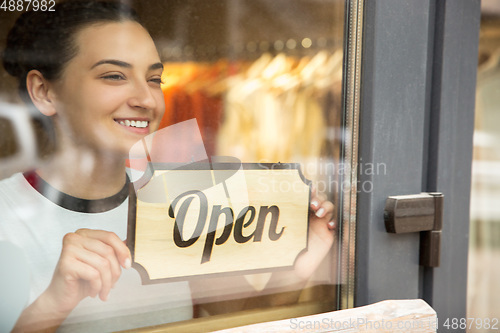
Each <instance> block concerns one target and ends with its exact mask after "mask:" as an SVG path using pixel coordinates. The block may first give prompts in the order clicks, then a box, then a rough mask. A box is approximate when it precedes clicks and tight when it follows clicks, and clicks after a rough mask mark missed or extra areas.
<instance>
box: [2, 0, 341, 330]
mask: <svg viewBox="0 0 500 333" xmlns="http://www.w3.org/2000/svg"><path fill="white" fill-rule="evenodd" d="M3 63H4V67H5V68H6V70H7V71H8V72H9V73H10V74H12V75H13V76H15V77H17V78H18V79H19V91H20V93H21V96H23V98H24V99H25V100H27V101H28V103H30V104H32V105H33V106H34V107H36V109H37V110H38V111H39V112H41V113H42V114H43V115H45V116H47V117H51V118H52V120H53V122H54V124H55V127H56V129H57V139H58V151H57V153H56V154H55V155H54V156H53V157H52V158H51V159H50V160H49V161H48V162H47V163H46V164H44V165H43V166H41V167H40V168H39V169H37V170H35V171H34V172H31V173H27V174H16V175H14V176H13V177H11V178H10V179H7V180H5V181H2V182H1V183H0V211H2V220H1V221H0V239H5V240H9V241H11V242H12V243H14V244H17V245H19V246H20V247H21V248H23V249H24V250H25V253H26V255H27V257H28V260H29V262H30V268H31V271H32V289H31V298H30V305H29V306H28V307H27V308H26V309H25V310H24V311H23V313H22V315H21V317H20V318H19V320H18V322H17V324H16V330H19V331H29V330H41V329H46V328H52V329H55V328H58V327H59V328H60V330H64V329H68V330H71V331H74V330H75V329H77V328H83V329H85V330H88V331H92V330H96V329H97V330H99V331H108V330H120V329H127V328H133V327H139V326H145V325H154V324H159V323H164V322H168V321H175V320H183V319H188V318H191V317H192V303H191V295H190V289H189V287H188V284H187V283H182V282H181V283H168V284H158V285H149V286H142V285H141V283H140V279H139V276H138V274H137V273H136V272H135V271H134V270H124V271H122V268H125V269H127V268H130V264H131V256H130V252H129V250H128V248H127V246H126V245H125V243H124V239H125V237H126V227H127V226H126V221H127V191H128V190H127V188H128V185H127V177H126V172H125V161H126V158H127V156H128V152H129V149H130V148H131V147H132V145H133V144H134V143H135V142H137V141H138V140H140V139H141V138H143V137H145V136H146V135H148V134H151V133H153V132H154V130H155V129H156V128H157V127H158V124H159V122H160V120H161V117H162V115H163V112H164V101H163V94H162V91H161V88H160V84H161V74H162V68H163V66H162V64H161V62H160V58H159V56H158V53H157V51H156V48H155V45H154V43H153V41H152V39H151V37H150V36H149V34H148V32H147V31H146V30H145V29H144V27H143V26H142V25H141V24H140V23H139V20H138V18H137V16H136V15H135V14H134V13H133V12H132V11H131V10H130V9H128V8H127V7H124V6H123V5H120V4H118V3H114V2H94V1H82V2H66V3H61V4H58V5H57V6H56V7H55V10H54V11H53V12H33V13H25V14H23V15H22V16H21V17H20V18H19V20H18V21H17V22H16V24H15V26H14V27H13V29H12V30H11V32H10V33H9V36H8V41H7V47H6V49H5V52H4V56H3ZM312 202H313V204H312V207H311V208H312V210H313V211H314V212H316V215H317V217H315V218H313V220H312V221H311V230H310V237H318V239H320V240H321V242H317V241H313V242H311V239H310V244H315V245H314V246H311V248H310V250H309V252H307V253H305V254H303V255H302V256H301V257H300V258H299V259H298V260H297V265H296V271H297V272H298V273H299V274H297V275H299V276H300V278H299V277H296V276H292V277H291V278H290V281H299V282H301V281H304V280H305V279H307V277H308V276H310V274H311V273H312V271H313V270H314V269H315V268H316V267H317V265H318V262H319V260H321V258H323V256H324V255H325V254H326V252H327V251H328V249H329V248H330V246H331V244H332V242H333V235H332V233H331V231H330V229H332V228H333V226H332V225H331V224H330V225H329V224H328V222H329V220H330V218H331V215H332V204H331V203H329V202H326V201H323V200H321V199H319V198H317V197H314V198H313V201H312ZM26 207H29V208H30V209H29V210H27V209H26ZM276 281H283V279H282V278H280V279H278V280H276ZM271 284H272V283H271ZM113 288H114V289H113ZM92 324H95V325H96V326H95V327H94V328H92V326H90V325H92Z"/></svg>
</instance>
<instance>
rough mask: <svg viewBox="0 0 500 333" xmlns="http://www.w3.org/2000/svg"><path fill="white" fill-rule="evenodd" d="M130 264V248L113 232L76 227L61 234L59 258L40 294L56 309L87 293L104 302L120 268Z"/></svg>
mask: <svg viewBox="0 0 500 333" xmlns="http://www.w3.org/2000/svg"><path fill="white" fill-rule="evenodd" d="M130 264H131V256H130V251H129V249H128V248H127V246H126V245H125V243H124V242H123V241H122V240H120V238H118V236H117V235H116V234H114V233H112V232H108V231H103V230H90V229H79V230H77V231H76V232H74V233H69V234H66V235H65V236H64V238H63V248H62V251H61V257H60V258H59V262H58V263H57V267H56V270H55V272H54V275H53V277H52V281H51V283H50V285H49V287H48V288H47V290H46V291H45V292H44V296H46V297H48V299H49V300H51V301H52V303H53V306H55V307H56V309H57V310H58V311H59V312H67V311H71V310H73V308H74V307H75V306H77V305H78V303H79V302H80V301H81V300H82V299H84V298H85V297H87V296H91V297H96V296H97V295H99V298H100V299H101V300H103V301H105V300H107V298H108V295H109V292H110V291H111V288H112V287H113V286H114V284H115V283H116V281H117V280H118V278H119V277H120V275H121V267H124V268H129V267H130ZM120 266H121V267H120Z"/></svg>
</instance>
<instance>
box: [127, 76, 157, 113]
mask: <svg viewBox="0 0 500 333" xmlns="http://www.w3.org/2000/svg"><path fill="white" fill-rule="evenodd" d="M151 89H152V88H151V87H150V86H149V85H148V83H147V82H144V83H138V84H136V85H135V86H134V87H133V94H132V97H131V98H130V101H129V103H130V106H132V107H134V108H141V109H146V110H151V109H154V108H156V107H157V102H156V99H155V96H154V94H153V92H152V91H151Z"/></svg>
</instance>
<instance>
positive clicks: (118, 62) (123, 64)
mask: <svg viewBox="0 0 500 333" xmlns="http://www.w3.org/2000/svg"><path fill="white" fill-rule="evenodd" d="M104 64H111V65H116V66H120V67H125V68H132V65H131V64H129V63H128V62H125V61H121V60H114V59H104V60H100V61H98V62H96V63H95V64H94V65H93V66H92V67H91V68H90V69H93V68H95V67H97V66H99V65H104Z"/></svg>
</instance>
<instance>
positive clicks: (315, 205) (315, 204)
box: [311, 200, 319, 208]
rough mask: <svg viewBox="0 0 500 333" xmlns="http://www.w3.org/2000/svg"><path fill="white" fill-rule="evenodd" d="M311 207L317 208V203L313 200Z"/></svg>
mask: <svg viewBox="0 0 500 333" xmlns="http://www.w3.org/2000/svg"><path fill="white" fill-rule="evenodd" d="M311 205H312V206H313V207H314V208H318V205H319V203H318V202H317V201H316V200H314V201H313V202H311Z"/></svg>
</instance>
